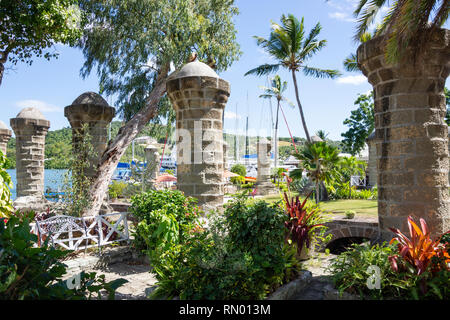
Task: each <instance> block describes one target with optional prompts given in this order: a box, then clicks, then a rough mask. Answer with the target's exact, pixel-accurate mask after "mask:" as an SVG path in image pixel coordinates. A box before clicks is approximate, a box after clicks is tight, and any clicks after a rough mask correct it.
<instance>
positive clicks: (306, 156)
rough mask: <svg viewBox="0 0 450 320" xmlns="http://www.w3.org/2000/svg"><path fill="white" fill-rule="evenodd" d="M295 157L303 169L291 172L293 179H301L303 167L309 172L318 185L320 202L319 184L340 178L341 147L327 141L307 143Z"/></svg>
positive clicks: (317, 200)
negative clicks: (338, 168) (338, 166)
mask: <svg viewBox="0 0 450 320" xmlns="http://www.w3.org/2000/svg"><path fill="white" fill-rule="evenodd" d="M294 157H296V158H297V159H298V160H300V161H301V167H302V168H301V169H294V170H292V171H291V173H290V174H289V177H291V178H292V179H301V178H302V172H303V169H304V170H306V172H308V176H309V178H310V179H311V180H312V181H313V182H314V183H315V185H316V203H319V185H320V183H321V182H330V181H331V180H333V179H334V178H339V177H340V173H339V171H338V170H337V165H338V163H339V159H340V158H339V149H338V148H337V147H334V146H331V145H329V144H328V143H327V142H325V141H323V142H316V143H307V144H306V147H305V148H304V149H302V150H301V151H300V152H299V153H295V154H294Z"/></svg>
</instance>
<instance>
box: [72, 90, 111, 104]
mask: <svg viewBox="0 0 450 320" xmlns="http://www.w3.org/2000/svg"><path fill="white" fill-rule="evenodd" d="M76 104H95V105H100V106H105V107H109V104H108V102H106V100H105V99H103V97H102V96H101V95H99V94H98V93H95V92H91V91H89V92H85V93H83V94H81V95H80V96H78V98H76V99H75V100H74V101H73V102H72V105H76Z"/></svg>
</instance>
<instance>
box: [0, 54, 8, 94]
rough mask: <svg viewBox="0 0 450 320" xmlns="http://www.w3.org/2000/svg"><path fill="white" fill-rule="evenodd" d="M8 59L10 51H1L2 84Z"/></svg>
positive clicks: (0, 79) (0, 76)
mask: <svg viewBox="0 0 450 320" xmlns="http://www.w3.org/2000/svg"><path fill="white" fill-rule="evenodd" d="M7 60H8V51H7V50H5V51H0V86H1V85H2V80H3V74H4V73H5V63H6V61H7Z"/></svg>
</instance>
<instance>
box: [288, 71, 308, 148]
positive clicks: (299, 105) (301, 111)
mask: <svg viewBox="0 0 450 320" xmlns="http://www.w3.org/2000/svg"><path fill="white" fill-rule="evenodd" d="M292 79H293V80H294V87H295V97H296V98H297V104H298V110H299V111H300V117H301V119H302V124H303V129H304V130H305V135H306V140H307V141H308V142H309V143H311V138H310V136H309V132H308V127H307V126H306V121H305V115H304V114H303V107H302V104H301V103H300V97H299V96H298V86H297V77H296V76H295V71H294V70H292Z"/></svg>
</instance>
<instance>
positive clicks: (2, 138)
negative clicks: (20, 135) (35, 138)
mask: <svg viewBox="0 0 450 320" xmlns="http://www.w3.org/2000/svg"><path fill="white" fill-rule="evenodd" d="M11 135H12V132H11V130H9V129H8V128H7V127H6V125H5V123H4V122H3V121H0V151H1V152H3V154H4V155H5V157H6V145H7V144H8V141H9V139H11Z"/></svg>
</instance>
